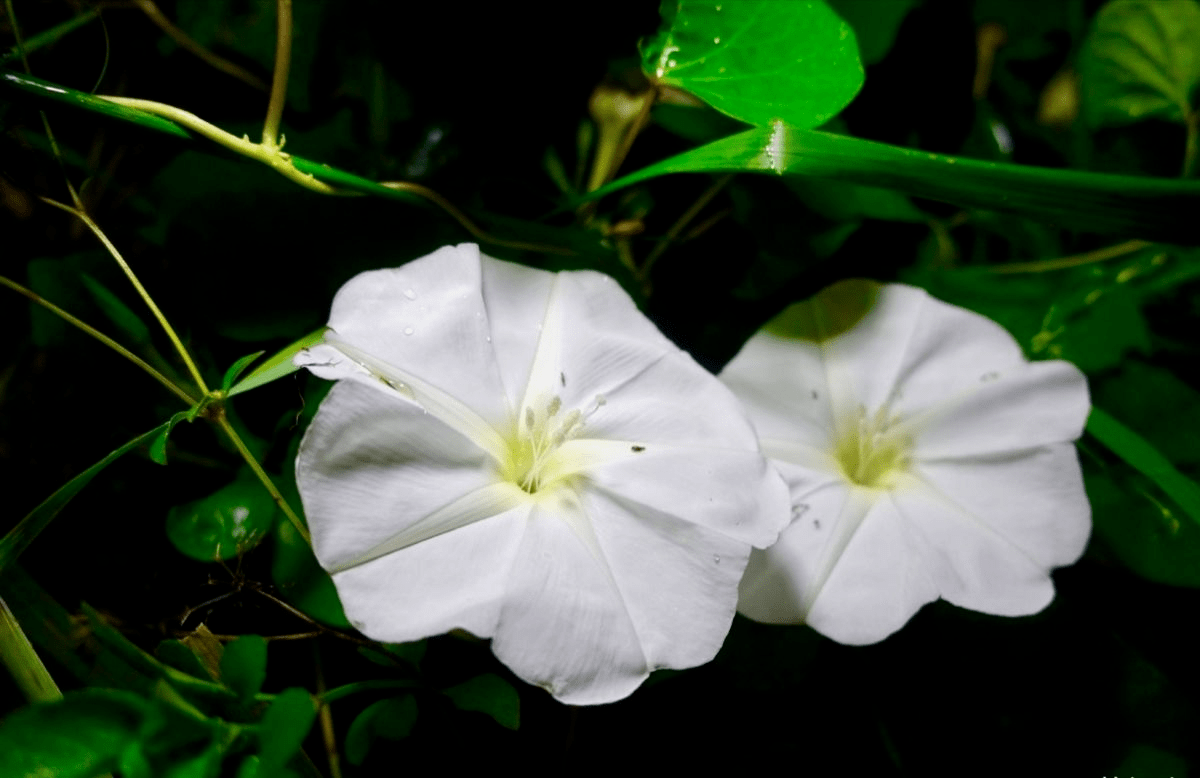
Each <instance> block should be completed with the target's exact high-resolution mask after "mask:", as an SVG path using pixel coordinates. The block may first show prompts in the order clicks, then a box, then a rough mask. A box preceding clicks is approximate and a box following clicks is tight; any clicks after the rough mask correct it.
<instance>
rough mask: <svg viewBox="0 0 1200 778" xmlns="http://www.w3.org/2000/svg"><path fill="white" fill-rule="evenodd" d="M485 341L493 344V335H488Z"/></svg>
mask: <svg viewBox="0 0 1200 778" xmlns="http://www.w3.org/2000/svg"><path fill="white" fill-rule="evenodd" d="M484 340H486V341H487V342H488V343H491V342H492V336H491V335H488V336H487V337H486V338H484Z"/></svg>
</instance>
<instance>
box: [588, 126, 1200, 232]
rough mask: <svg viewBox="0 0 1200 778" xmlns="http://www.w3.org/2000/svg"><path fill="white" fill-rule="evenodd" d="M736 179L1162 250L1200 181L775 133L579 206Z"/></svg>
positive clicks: (700, 155)
mask: <svg viewBox="0 0 1200 778" xmlns="http://www.w3.org/2000/svg"><path fill="white" fill-rule="evenodd" d="M739 171H747V172H760V173H775V174H777V175H784V174H793V175H805V176H814V177H817V178H832V179H837V180H840V181H849V182H852V183H857V184H863V185H867V186H874V187H882V188H887V189H895V190H897V191H900V192H904V193H905V194H909V195H915V196H917V197H925V198H928V199H930V200H940V201H942V202H947V203H953V204H955V205H960V206H964V207H968V208H983V209H989V210H1000V211H1008V212H1011V213H1017V214H1020V215H1023V216H1028V217H1031V218H1034V219H1038V220H1040V221H1047V222H1052V223H1055V224H1058V225H1060V226H1063V227H1068V228H1073V229H1080V230H1087V231H1095V232H1107V233H1121V234H1127V235H1130V236H1132V237H1138V238H1144V239H1146V240H1159V241H1164V242H1184V243H1186V242H1190V241H1191V240H1193V238H1194V235H1193V233H1194V229H1193V228H1192V226H1191V225H1192V222H1193V221H1194V216H1195V214H1196V213H1198V212H1200V181H1184V180H1178V179H1166V178H1150V177H1147V176H1120V175H1110V174H1105V173H1088V172H1082V171H1077V170H1062V169H1056V168H1042V167H1034V166H1031V165H1014V164H1009V163H1003V162H983V161H980V160H972V159H962V158H957V157H949V156H945V155H942V154H931V153H929V152H925V151H917V150H915V149H906V148H901V147H899V146H891V145H888V144H886V143H877V142H875V141H868V140H862V139H861V138H853V137H850V136H846V135H835V134H833V133H828V132H821V131H819V130H798V129H793V128H789V127H785V126H784V125H782V124H779V123H775V124H774V125H772V126H771V127H757V128H755V129H752V130H747V131H745V132H741V133H738V134H736V135H730V136H729V137H726V138H721V139H720V140H717V141H713V142H712V143H709V144H706V145H704V146H700V147H699V148H696V149H692V150H691V151H686V152H684V153H682V154H679V155H676V156H674V157H670V158H669V159H665V160H662V161H661V162H658V163H655V164H653V165H650V166H648V167H645V168H642V169H641V170H638V171H636V172H634V173H631V174H629V175H627V176H624V177H623V178H620V179H618V180H616V181H613V182H612V183H610V184H608V185H607V186H604V187H601V188H600V189H597V190H596V191H594V192H591V193H589V194H588V195H587V196H586V197H585V198H581V200H580V201H579V202H582V201H583V200H587V199H592V198H595V197H599V196H602V195H605V194H609V193H610V192H615V191H617V190H619V189H623V188H625V187H628V186H631V185H632V184H636V183H639V182H641V181H645V180H647V179H650V178H654V177H656V176H661V175H666V174H668V173H718V172H739Z"/></svg>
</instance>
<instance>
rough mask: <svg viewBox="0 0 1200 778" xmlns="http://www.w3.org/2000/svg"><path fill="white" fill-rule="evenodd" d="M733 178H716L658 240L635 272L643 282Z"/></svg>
mask: <svg viewBox="0 0 1200 778" xmlns="http://www.w3.org/2000/svg"><path fill="white" fill-rule="evenodd" d="M733 176H734V174H733V173H726V174H725V175H723V176H720V177H718V178H717V180H715V181H713V182H712V184H711V185H710V186H709V187H708V189H705V190H704V192H703V193H702V194H701V195H700V196H699V197H697V198H696V201H695V202H694V203H692V205H691V207H690V208H688V209H687V211H685V212H684V214H683V215H682V216H680V217H679V220H678V221H676V222H675V223H674V224H672V225H671V229H669V230H667V234H666V236H664V237H663V238H662V240H660V241H659V242H658V244H657V245H656V246H655V247H654V248H653V249H652V250H651V251H650V253H649V254H648V255H647V256H646V259H645V261H644V262H643V263H642V267H641V269H640V270H639V271H637V274H638V277H639V278H640V279H641V280H642V281H643V282H644V281H645V280H646V279H648V278H649V277H650V269H651V268H652V267H654V263H655V262H657V261H658V258H659V257H660V256H662V253H663V252H664V251H666V250H667V248H668V247H670V245H671V244H672V243H674V242H675V241H676V240H677V239H678V238H679V234H680V233H681V232H683V229H684V228H685V227H687V226H688V225H689V224H691V223H692V220H693V219H695V218H696V217H697V216H699V215H700V212H701V211H702V210H704V206H706V205H708V204H709V203H710V202H712V199H713V198H714V197H716V196H717V193H718V192H720V191H721V190H722V189H724V188H725V185H726V184H728V183H729V182H730V181H732V180H733Z"/></svg>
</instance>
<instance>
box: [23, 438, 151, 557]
mask: <svg viewBox="0 0 1200 778" xmlns="http://www.w3.org/2000/svg"><path fill="white" fill-rule="evenodd" d="M166 428H167V424H166V423H164V424H161V425H159V426H157V427H155V428H154V429H152V430H150V431H149V432H147V433H145V434H142V435H139V436H137V437H136V438H134V439H133V440H131V441H129V442H128V443H126V444H125V445H123V446H121V447H120V448H118V449H116V450H115V451H113V452H112V453H111V454H109V455H108V456H106V457H104V459H101V460H100V461H99V462H97V463H96V464H94V465H92V466H91V467H89V468H88V469H87V470H84V471H83V472H82V473H80V474H79V475H77V476H75V477H74V478H72V479H71V480H70V481H67V483H65V484H64V485H63V486H61V487H60V488H59V489H58V491H56V492H55V493H54V494H52V495H50V496H49V497H47V498H46V500H45V501H44V502H42V504H41V505H39V506H37V507H36V508H34V509H33V510H32V511H30V512H29V515H27V516H26V517H25V518H23V519H21V521H19V522H18V523H17V526H15V527H13V528H12V529H11V530H9V531H8V534H7V535H5V536H4V538H3V539H0V570H3V569H4V568H5V567H7V566H8V565H9V563H11V562H12V561H13V560H15V559H16V558H17V557H18V556H20V555H21V552H22V551H24V550H25V549H26V548H27V547H28V546H29V544H30V543H32V542H33V540H34V538H36V537H37V536H38V534H39V533H40V532H41V531H42V530H43V529H45V528H46V525H48V524H49V523H50V522H51V521H52V520H53V519H54V517H55V516H57V515H58V512H59V511H61V510H62V509H63V508H64V507H65V506H66V504H67V503H68V502H70V501H71V498H73V497H74V496H75V495H77V494H79V492H80V491H81V490H82V489H83V487H85V486H87V485H88V482H89V481H91V480H92V479H93V478H95V477H96V475H97V474H98V473H99V472H100V471H101V470H103V469H104V468H106V467H108V466H109V465H111V464H112V463H113V462H115V461H116V460H117V459H119V458H120V457H121V456H122V455H124V454H126V453H128V452H130V451H132V450H133V449H135V448H137V447H138V446H140V445H142V444H143V443H145V442H146V441H148V440H150V439H152V438H154V437H155V436H156V435H160V434H161V433H162V432H163V431H164V430H165V429H166Z"/></svg>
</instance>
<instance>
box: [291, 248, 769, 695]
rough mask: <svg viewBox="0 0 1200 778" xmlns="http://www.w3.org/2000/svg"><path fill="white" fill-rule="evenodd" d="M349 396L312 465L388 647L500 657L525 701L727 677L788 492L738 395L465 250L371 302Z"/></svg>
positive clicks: (314, 483) (328, 361)
mask: <svg viewBox="0 0 1200 778" xmlns="http://www.w3.org/2000/svg"><path fill="white" fill-rule="evenodd" d="M329 326H330V328H331V331H330V332H329V334H328V335H327V337H326V341H325V344H324V345H321V346H317V347H314V348H311V349H309V350H308V351H307V352H303V353H301V354H300V355H298V357H297V363H298V364H300V365H303V366H305V367H308V368H309V369H310V370H312V371H313V372H314V373H316V374H317V375H319V376H322V377H324V378H330V379H349V380H340V381H339V382H338V384H337V385H336V386H334V387H333V389H332V390H331V391H330V393H329V396H328V397H327V398H326V399H325V401H324V402H323V403H322V404H321V408H320V410H319V411H318V412H317V414H316V418H315V419H314V420H313V422H312V426H310V427H309V430H308V432H307V434H306V435H305V437H304V441H303V443H302V444H301V447H300V455H299V458H298V460H297V466H296V476H297V481H298V483H299V486H300V493H301V496H302V498H303V500H304V507H305V510H306V512H307V515H308V521H309V524H310V527H311V529H312V536H313V549H314V551H315V552H316V555H317V559H318V560H320V562H321V564H322V566H324V567H325V569H326V570H328V571H330V573H332V575H333V580H334V583H335V584H336V585H337V589H338V594H339V595H340V597H341V599H342V604H343V605H344V606H345V609H346V615H347V616H348V617H349V619H350V621H351V622H352V623H354V625H355V626H356V627H358V629H360V630H361V631H362V632H363V633H364V634H366V635H368V636H369V637H371V638H374V639H376V640H381V641H389V642H403V641H409V640H416V639H418V638H422V637H426V636H429V635H436V634H439V633H443V632H446V631H448V630H451V629H456V628H458V629H464V630H466V631H468V632H471V633H473V634H475V635H478V636H481V637H491V638H492V650H493V651H494V652H495V654H496V656H497V657H499V659H500V660H501V661H502V662H504V663H505V664H507V665H508V666H509V667H510V668H511V669H512V670H513V672H515V673H516V674H517V675H519V676H520V677H521V678H523V679H525V680H527V681H529V682H531V683H535V684H538V685H540V686H542V687H544V688H546V689H548V690H549V691H550V692H551V693H552V694H553V695H554V696H555V697H557V698H558V699H560V700H562V701H564V702H568V703H572V704H592V703H603V702H611V701H613V700H617V699H620V698H622V697H624V696H626V695H628V694H629V693H631V692H632V691H633V690H634V689H635V688H637V686H638V685H639V684H640V683H641V682H642V681H643V680H645V678H646V677H647V675H648V674H649V673H650V672H651V671H652V670H654V669H657V668H661V667H672V668H684V667H692V666H695V665H698V664H702V663H704V662H707V661H709V660H710V659H712V657H713V656H714V655H715V654H716V652H717V649H718V648H720V646H721V643H722V641H723V640H724V638H725V635H726V633H727V632H728V629H729V625H730V622H731V621H732V619H733V614H734V610H735V608H736V604H737V586H738V581H739V580H740V579H741V575H742V572H743V570H744V569H745V566H746V562H747V560H748V558H749V553H750V547H751V546H758V547H764V546H767V545H769V544H770V543H772V542H774V540H775V539H776V537H777V536H778V533H779V531H780V530H781V529H782V528H783V526H784V525H785V524H786V523H787V518H788V495H787V488H786V486H785V485H784V483H783V481H782V480H781V479H780V477H779V475H778V474H777V473H776V472H775V471H774V469H773V468H772V467H771V466H770V465H769V464H768V463H767V461H766V459H765V458H764V457H763V456H762V454H761V453H760V452H759V448H758V442H757V438H756V436H755V435H754V430H753V427H752V426H751V424H750V422H749V421H748V420H747V419H746V417H745V414H744V412H743V411H742V409H741V407H740V405H739V404H738V403H737V401H736V399H734V397H733V396H732V394H731V393H730V392H729V390H728V389H726V388H725V387H724V386H723V385H722V384H721V383H720V382H719V381H718V380H717V379H716V378H715V377H713V376H712V375H710V374H709V373H707V372H706V371H705V370H704V369H702V368H701V367H700V366H698V365H697V364H696V363H695V362H694V361H693V360H692V359H691V357H689V356H688V355H687V354H685V353H683V352H682V351H680V350H679V349H678V348H677V347H675V346H674V345H673V344H671V342H670V341H668V340H667V339H666V338H665V337H663V335H662V334H661V333H659V332H658V330H657V329H655V327H654V325H653V324H651V323H650V322H649V321H648V320H647V319H646V318H645V317H644V316H642V314H641V313H639V312H638V310H637V308H636V307H635V306H634V304H633V302H632V301H631V300H630V299H629V297H628V296H627V295H626V294H625V293H624V292H623V291H622V290H621V289H620V287H619V286H618V285H617V284H616V283H615V282H614V281H613V280H612V279H610V278H608V277H607V276H603V275H600V274H598V273H593V272H570V273H558V274H552V273H548V272H545V271H541V270H533V269H530V268H526V267H521V266H519V265H514V264H510V263H507V262H501V261H499V260H495V259H491V258H490V257H486V256H482V255H480V253H479V249H478V247H476V246H474V245H469V244H464V245H461V246H456V247H446V248H443V249H440V250H439V251H437V252H435V253H434V254H431V255H430V256H428V257H425V258H423V259H419V260H416V261H414V262H411V263H409V264H407V265H405V266H403V267H400V268H397V269H391V270H377V271H372V272H368V273H363V274H361V275H359V276H356V277H355V278H353V279H351V280H350V281H349V282H348V283H347V284H346V285H345V286H344V287H342V289H341V291H339V292H338V294H337V297H336V298H335V299H334V302H333V311H332V313H331V315H330V320H329Z"/></svg>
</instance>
